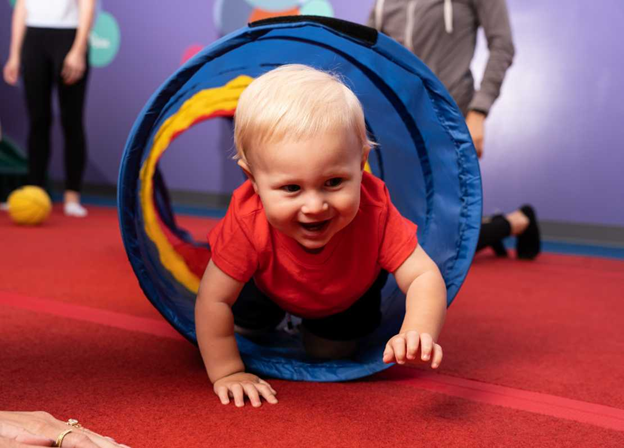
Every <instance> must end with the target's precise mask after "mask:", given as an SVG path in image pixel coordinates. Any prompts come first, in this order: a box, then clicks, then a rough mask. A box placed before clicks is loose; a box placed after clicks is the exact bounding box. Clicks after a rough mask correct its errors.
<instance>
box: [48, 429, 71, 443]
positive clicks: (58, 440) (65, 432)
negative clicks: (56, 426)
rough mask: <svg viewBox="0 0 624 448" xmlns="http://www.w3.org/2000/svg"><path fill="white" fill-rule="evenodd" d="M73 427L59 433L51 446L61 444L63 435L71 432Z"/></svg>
mask: <svg viewBox="0 0 624 448" xmlns="http://www.w3.org/2000/svg"><path fill="white" fill-rule="evenodd" d="M72 431H73V429H68V430H67V431H63V432H62V433H60V434H59V436H58V437H57V438H56V442H54V445H52V446H57V447H58V446H63V439H64V438H65V436H66V435H67V434H69V433H70V432H72Z"/></svg>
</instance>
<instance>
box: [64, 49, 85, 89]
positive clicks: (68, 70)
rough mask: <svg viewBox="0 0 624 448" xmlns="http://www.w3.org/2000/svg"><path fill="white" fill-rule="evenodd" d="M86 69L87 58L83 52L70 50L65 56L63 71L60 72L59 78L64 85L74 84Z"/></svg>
mask: <svg viewBox="0 0 624 448" xmlns="http://www.w3.org/2000/svg"><path fill="white" fill-rule="evenodd" d="M86 68H87V57H86V54H85V52H84V51H80V50H74V49H72V50H70V51H69V53H67V56H65V60H64V61H63V69H62V70H61V77H62V78H63V82H65V84H67V85H70V84H74V83H76V82H78V81H80V79H81V78H82V77H83V75H84V72H85V70H86Z"/></svg>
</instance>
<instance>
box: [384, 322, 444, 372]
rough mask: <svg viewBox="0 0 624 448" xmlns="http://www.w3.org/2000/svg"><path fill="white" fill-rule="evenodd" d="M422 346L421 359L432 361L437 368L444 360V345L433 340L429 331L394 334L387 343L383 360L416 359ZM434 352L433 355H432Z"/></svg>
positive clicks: (402, 361) (432, 364)
mask: <svg viewBox="0 0 624 448" xmlns="http://www.w3.org/2000/svg"><path fill="white" fill-rule="evenodd" d="M419 346H420V359H422V360H423V361H425V362H427V361H429V359H432V361H431V367H432V368H434V369H436V368H438V366H439V365H440V363H441V362H442V347H440V345H439V344H436V343H435V342H433V338H432V337H431V335H430V334H429V333H422V334H418V332H417V331H407V332H405V333H401V334H397V335H396V336H393V337H392V338H391V339H390V340H389V341H388V343H387V344H386V349H385V350H384V354H383V362H385V363H391V362H394V360H395V359H396V362H397V363H399V364H405V361H406V360H407V361H412V360H415V359H416V354H417V353H418V347H419ZM432 352H433V356H432Z"/></svg>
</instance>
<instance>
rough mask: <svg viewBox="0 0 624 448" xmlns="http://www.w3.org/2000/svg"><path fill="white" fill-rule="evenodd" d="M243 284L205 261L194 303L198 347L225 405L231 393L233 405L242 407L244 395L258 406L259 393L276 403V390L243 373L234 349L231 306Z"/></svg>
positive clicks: (270, 401)
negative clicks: (206, 265)
mask: <svg viewBox="0 0 624 448" xmlns="http://www.w3.org/2000/svg"><path fill="white" fill-rule="evenodd" d="M243 286H244V284H243V283H241V282H239V281H237V280H235V279H233V278H232V277H230V276H229V275H227V274H226V273H224V272H223V271H222V270H221V269H219V268H218V267H217V265H216V264H214V263H213V262H212V260H211V261H210V262H209V263H208V267H207V268H206V272H205V273H204V277H203V278H202V280H201V284H200V285H199V293H198V294H197V302H196V304H195V327H196V332H197V343H198V344H199V350H200V352H201V355H202V358H203V360H204V365H205V366H206V371H207V372H208V377H209V378H210V381H212V383H213V385H214V392H215V394H217V395H218V396H219V398H220V399H221V403H223V404H228V403H229V402H230V396H231V397H233V398H234V402H235V404H236V406H243V405H244V398H245V395H247V396H248V397H249V400H250V401H251V404H252V405H253V406H255V407H257V406H260V405H261V402H260V396H262V397H264V398H265V399H266V400H267V401H268V402H269V403H277V399H276V398H275V394H276V392H275V391H274V390H273V388H272V387H271V386H270V385H269V384H268V383H267V382H265V381H263V380H262V379H260V378H258V377H257V376H256V375H252V374H250V373H245V365H244V364H243V361H242V360H241V357H240V354H239V352H238V345H237V344H236V338H235V337H234V316H233V314H232V305H233V304H234V302H235V301H236V299H237V297H238V295H239V294H240V292H241V290H242V289H243Z"/></svg>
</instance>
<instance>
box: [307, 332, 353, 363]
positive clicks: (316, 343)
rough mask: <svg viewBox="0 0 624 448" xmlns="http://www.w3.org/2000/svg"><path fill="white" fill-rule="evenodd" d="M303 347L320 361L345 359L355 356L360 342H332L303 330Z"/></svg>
mask: <svg viewBox="0 0 624 448" xmlns="http://www.w3.org/2000/svg"><path fill="white" fill-rule="evenodd" d="M302 336H303V346H304V348H305V351H306V353H307V354H308V355H309V356H311V357H313V358H318V359H344V358H349V357H351V356H353V354H355V351H356V350H357V345H358V341H357V340H350V341H332V340H331V339H325V338H322V337H320V336H317V335H315V334H313V333H310V332H309V331H307V330H306V329H305V327H303V328H302Z"/></svg>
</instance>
